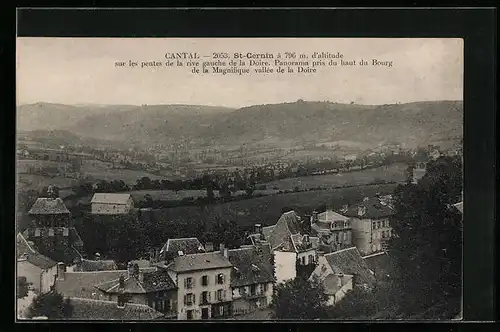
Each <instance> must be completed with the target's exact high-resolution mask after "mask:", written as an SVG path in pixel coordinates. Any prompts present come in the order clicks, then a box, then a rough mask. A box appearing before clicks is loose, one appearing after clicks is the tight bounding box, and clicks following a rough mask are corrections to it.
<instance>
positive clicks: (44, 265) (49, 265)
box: [16, 233, 57, 293]
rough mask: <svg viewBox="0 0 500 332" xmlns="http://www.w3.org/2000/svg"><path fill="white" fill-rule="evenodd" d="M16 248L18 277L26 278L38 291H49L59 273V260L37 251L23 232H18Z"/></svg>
mask: <svg viewBox="0 0 500 332" xmlns="http://www.w3.org/2000/svg"><path fill="white" fill-rule="evenodd" d="M16 250H17V253H16V256H17V264H16V265H17V277H18V278H19V277H24V278H26V283H28V285H31V286H32V287H33V290H34V291H35V292H37V293H38V292H40V293H47V292H49V291H50V289H51V287H52V286H53V285H54V279H55V276H56V274H57V262H55V261H53V260H52V259H50V258H48V257H46V256H44V255H42V254H40V253H39V252H37V251H36V250H35V249H34V248H33V247H32V245H31V244H30V243H28V241H26V239H25V238H24V236H23V235H22V234H21V233H18V234H17V246H16Z"/></svg>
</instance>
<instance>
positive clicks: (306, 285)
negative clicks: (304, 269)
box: [271, 278, 328, 320]
mask: <svg viewBox="0 0 500 332" xmlns="http://www.w3.org/2000/svg"><path fill="white" fill-rule="evenodd" d="M327 299H328V298H327V295H325V292H324V287H323V285H322V284H321V282H319V281H318V280H313V281H309V280H307V279H304V278H295V279H293V280H289V281H287V282H285V283H283V284H280V285H278V286H277V287H276V289H275V293H274V294H273V301H272V304H271V308H272V309H274V310H273V311H274V313H273V316H274V317H273V318H276V319H296V320H298V319H317V318H325V317H326V315H327V304H326V302H327Z"/></svg>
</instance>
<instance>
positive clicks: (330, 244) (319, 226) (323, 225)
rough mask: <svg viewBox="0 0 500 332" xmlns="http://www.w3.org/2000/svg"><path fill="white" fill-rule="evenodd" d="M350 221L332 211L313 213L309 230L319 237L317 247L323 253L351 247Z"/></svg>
mask: <svg viewBox="0 0 500 332" xmlns="http://www.w3.org/2000/svg"><path fill="white" fill-rule="evenodd" d="M351 223H352V221H351V219H350V218H348V217H345V216H343V215H341V214H339V213H336V212H334V211H333V210H326V211H325V212H322V213H319V214H318V213H317V212H316V211H314V212H313V215H312V217H311V230H312V232H313V233H314V234H315V235H316V236H318V237H319V247H320V249H321V251H323V252H326V253H328V252H333V251H337V250H341V249H344V248H349V247H352V224H351Z"/></svg>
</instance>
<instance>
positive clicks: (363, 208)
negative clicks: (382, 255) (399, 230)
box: [342, 196, 394, 255]
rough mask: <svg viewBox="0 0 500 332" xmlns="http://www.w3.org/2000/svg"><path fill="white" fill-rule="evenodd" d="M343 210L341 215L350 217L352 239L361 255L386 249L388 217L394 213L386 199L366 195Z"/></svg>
mask: <svg viewBox="0 0 500 332" xmlns="http://www.w3.org/2000/svg"><path fill="white" fill-rule="evenodd" d="M344 211H345V212H342V213H343V215H345V216H346V217H349V218H351V222H352V240H353V243H354V245H355V246H356V247H357V248H358V249H359V251H360V252H361V254H362V255H369V254H372V253H374V252H378V251H382V250H386V247H387V240H388V239H389V238H390V237H391V236H392V227H391V226H390V222H389V218H390V217H391V216H392V215H393V214H394V210H393V209H392V208H391V205H390V202H389V201H388V200H387V199H382V198H381V197H380V196H377V197H372V198H367V197H366V198H364V199H363V201H362V202H360V203H358V204H356V205H354V206H351V207H348V208H347V209H346V210H344Z"/></svg>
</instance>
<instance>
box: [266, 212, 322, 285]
mask: <svg viewBox="0 0 500 332" xmlns="http://www.w3.org/2000/svg"><path fill="white" fill-rule="evenodd" d="M310 227H311V225H310V220H309V219H307V218H306V219H305V220H302V219H301V218H300V216H299V215H298V214H297V213H296V212H295V211H288V212H285V213H283V214H282V215H281V217H280V218H279V219H278V222H277V223H276V225H274V227H272V228H268V229H267V230H266V232H267V233H268V234H269V235H268V236H267V237H266V240H267V241H268V242H269V245H270V246H271V250H273V254H274V262H275V277H276V280H277V282H278V283H280V282H284V281H286V280H290V279H294V278H295V277H296V276H297V265H298V266H313V265H314V264H315V263H316V260H317V249H318V245H319V239H318V237H311V236H310V235H309V232H310ZM263 234H264V230H262V235H263Z"/></svg>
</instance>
